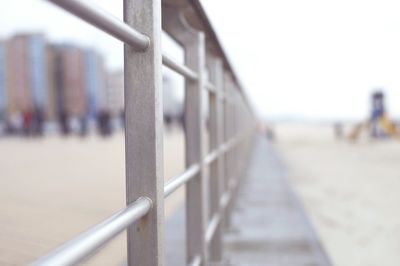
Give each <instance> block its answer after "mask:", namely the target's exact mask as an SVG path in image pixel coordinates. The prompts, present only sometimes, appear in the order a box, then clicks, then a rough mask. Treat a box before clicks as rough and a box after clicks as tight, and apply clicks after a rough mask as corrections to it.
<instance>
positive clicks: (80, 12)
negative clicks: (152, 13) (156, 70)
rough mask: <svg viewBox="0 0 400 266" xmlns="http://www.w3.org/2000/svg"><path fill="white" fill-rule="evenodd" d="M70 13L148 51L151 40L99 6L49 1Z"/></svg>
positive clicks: (77, 0)
mask: <svg viewBox="0 0 400 266" xmlns="http://www.w3.org/2000/svg"><path fill="white" fill-rule="evenodd" d="M48 1H50V2H52V3H54V4H56V5H58V6H60V7H62V8H63V9H65V10H67V11H68V12H70V13H72V14H74V15H76V16H77V17H79V18H81V19H82V20H84V21H86V22H88V23H90V24H92V25H93V26H95V27H97V28H99V29H101V30H103V31H105V32H107V33H109V34H110V35H112V36H114V37H115V38H117V39H119V40H121V41H122V42H124V43H127V44H129V45H131V46H132V47H134V48H136V49H137V50H139V51H142V50H146V48H147V47H148V46H149V45H150V38H149V37H147V36H146V35H144V34H142V33H140V32H138V31H136V30H135V29H133V28H132V27H129V26H128V25H127V24H126V23H124V22H123V21H121V20H119V19H118V18H116V17H114V16H113V15H111V14H110V13H108V12H107V11H105V10H103V9H101V8H100V7H98V6H97V5H95V4H93V3H91V2H89V1H83V0H48Z"/></svg>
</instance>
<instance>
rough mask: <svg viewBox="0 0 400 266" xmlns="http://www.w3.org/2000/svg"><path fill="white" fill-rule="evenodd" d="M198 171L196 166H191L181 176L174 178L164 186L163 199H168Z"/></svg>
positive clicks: (198, 168)
mask: <svg viewBox="0 0 400 266" xmlns="http://www.w3.org/2000/svg"><path fill="white" fill-rule="evenodd" d="M199 171H200V166H199V165H198V164H195V165H192V166H191V167H189V168H188V169H186V171H184V172H183V173H182V174H180V175H178V176H177V177H174V178H173V179H172V180H171V181H169V182H168V183H167V184H166V185H165V186H164V197H165V198H166V197H168V196H169V195H171V194H172V193H173V192H174V191H175V190H177V189H178V188H179V187H180V186H182V185H184V184H185V183H186V182H187V181H189V180H190V179H192V178H193V177H194V176H195V175H196V174H197V173H198V172H199Z"/></svg>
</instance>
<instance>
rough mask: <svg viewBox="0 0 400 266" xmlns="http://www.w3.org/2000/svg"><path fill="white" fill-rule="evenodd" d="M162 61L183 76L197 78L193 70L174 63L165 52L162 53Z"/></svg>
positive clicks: (191, 78)
mask: <svg viewBox="0 0 400 266" xmlns="http://www.w3.org/2000/svg"><path fill="white" fill-rule="evenodd" d="M162 62H163V64H164V65H165V66H166V67H168V68H170V69H172V70H174V71H176V72H177V73H179V74H181V75H182V76H184V77H185V78H188V79H190V80H197V78H198V75H197V74H196V72H194V71H193V70H191V69H190V68H188V67H187V66H185V65H182V64H179V63H176V62H175V61H174V60H172V59H171V58H170V57H169V56H168V55H166V54H163V56H162Z"/></svg>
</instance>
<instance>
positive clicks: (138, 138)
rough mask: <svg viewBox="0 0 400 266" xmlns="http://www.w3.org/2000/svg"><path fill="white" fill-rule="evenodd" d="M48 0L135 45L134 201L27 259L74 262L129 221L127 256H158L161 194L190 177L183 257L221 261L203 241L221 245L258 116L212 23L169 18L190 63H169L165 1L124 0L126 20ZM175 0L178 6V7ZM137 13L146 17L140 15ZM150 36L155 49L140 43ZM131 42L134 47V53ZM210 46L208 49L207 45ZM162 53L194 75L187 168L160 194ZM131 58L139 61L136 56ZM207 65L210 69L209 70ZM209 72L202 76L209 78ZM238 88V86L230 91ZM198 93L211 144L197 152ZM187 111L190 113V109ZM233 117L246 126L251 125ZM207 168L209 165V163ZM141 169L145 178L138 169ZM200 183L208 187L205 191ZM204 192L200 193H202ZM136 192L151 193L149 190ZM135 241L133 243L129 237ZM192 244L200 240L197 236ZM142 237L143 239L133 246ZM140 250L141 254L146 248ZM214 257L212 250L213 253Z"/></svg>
mask: <svg viewBox="0 0 400 266" xmlns="http://www.w3.org/2000/svg"><path fill="white" fill-rule="evenodd" d="M47 1H50V2H52V3H54V4H56V5H58V6H60V7H62V8H63V9H65V10H67V11H69V12H70V13H72V14H74V15H76V16H77V17H80V18H81V19H82V20H84V21H86V22H88V23H90V24H92V25H94V26H95V27H97V28H98V29H100V30H103V31H105V32H106V33H109V34H110V35H112V36H114V37H115V38H117V39H119V40H120V41H122V42H123V43H125V44H128V45H130V46H131V47H133V48H134V50H135V51H132V50H131V49H125V59H126V60H125V81H126V82H125V113H126V115H127V120H126V121H127V123H126V133H127V135H126V136H127V141H126V143H127V144H126V145H128V146H134V147H135V149H130V150H129V151H130V152H129V153H127V156H126V166H127V169H128V171H127V199H128V200H127V202H128V204H129V203H131V202H132V201H133V200H136V201H135V202H133V203H131V204H130V205H128V207H127V208H125V209H123V210H121V211H119V212H117V213H116V214H114V215H113V216H111V217H110V218H108V219H106V220H105V221H103V222H102V223H100V224H98V225H96V226H94V227H93V228H91V229H89V230H87V231H86V232H84V233H82V234H80V235H79V236H78V237H76V238H74V239H72V240H70V241H69V242H67V243H65V244H64V245H62V246H60V247H59V248H57V249H56V250H55V251H53V252H51V253H50V254H49V255H47V256H45V257H43V258H41V259H40V260H38V261H37V262H35V263H34V265H71V264H75V263H78V262H80V261H82V260H83V259H85V258H86V257H88V256H89V255H91V254H92V253H93V252H94V251H95V250H96V249H98V248H100V247H101V246H102V245H104V244H105V243H106V242H108V241H109V240H111V239H112V238H113V237H115V236H116V235H117V234H119V233H120V232H121V231H123V230H125V229H128V239H129V240H128V264H129V265H132V264H136V263H137V261H136V260H135V259H139V260H141V259H144V261H146V262H148V261H152V263H150V264H154V265H157V264H159V263H160V262H161V261H162V259H163V258H162V256H161V254H162V253H163V250H162V249H163V247H162V245H163V244H159V243H160V239H162V230H163V229H162V226H161V227H159V226H158V225H159V224H160V221H161V220H162V217H163V212H162V206H163V204H164V202H163V201H164V199H165V198H167V197H168V196H169V195H171V194H172V193H173V192H175V191H176V190H177V189H178V188H180V187H181V186H183V185H187V187H188V188H189V189H188V190H189V191H192V192H193V191H194V192H193V193H187V194H186V203H187V205H186V206H187V209H186V211H187V213H188V216H187V217H188V221H187V224H186V227H187V232H193V234H188V235H187V237H188V239H189V240H188V243H189V244H188V247H187V249H186V250H187V252H188V253H187V257H189V258H192V261H187V263H188V264H189V265H193V266H195V265H200V264H207V263H208V262H209V261H208V260H213V261H218V260H220V259H221V258H218V256H220V255H218V256H217V258H215V257H214V258H211V257H210V258H209V257H208V254H207V252H208V251H207V249H213V248H214V247H218V246H216V245H220V243H221V237H222V233H221V228H220V227H221V226H227V224H229V219H230V218H229V217H230V216H229V214H230V213H231V210H232V202H233V201H234V199H235V197H236V191H237V189H238V187H239V185H240V182H239V175H240V171H238V170H239V169H240V168H241V167H242V166H243V164H244V163H243V161H242V162H241V163H240V160H243V158H244V157H245V156H246V154H247V150H246V148H247V146H248V145H249V143H246V140H250V139H251V134H249V133H250V132H252V130H253V129H254V127H253V126H252V125H253V124H254V121H255V119H254V114H253V113H252V110H251V107H250V106H249V102H248V100H247V98H246V97H245V95H244V93H243V90H242V88H241V86H240V84H239V82H238V81H237V78H236V76H235V73H233V70H232V68H231V66H230V64H229V62H228V61H227V58H226V56H225V54H224V52H223V51H222V47H221V46H220V45H219V42H218V40H217V38H216V36H215V33H214V32H213V30H212V29H211V30H210V29H207V28H210V27H211V25H209V22H208V20H207V18H206V19H205V27H206V29H204V28H202V27H197V29H196V28H192V27H191V26H189V25H188V24H187V23H186V22H185V21H183V18H182V17H179V20H176V21H175V22H176V23H182V24H179V25H178V24H174V25H175V26H176V30H177V31H180V32H178V33H177V32H175V30H172V32H175V33H177V35H175V37H176V36H178V37H179V36H180V37H182V38H181V41H183V42H186V43H185V44H186V45H183V46H182V47H184V50H185V51H184V52H185V58H186V62H187V65H185V64H182V63H178V62H176V61H175V60H173V59H172V58H171V57H169V56H168V55H167V54H165V53H161V45H160V44H161V40H160V36H161V34H160V33H161V30H162V28H161V25H160V24H161V23H159V22H160V21H161V18H160V15H161V12H162V10H161V12H160V9H159V8H161V7H162V6H161V2H162V1H161V0H157V1H155V0H146V1H143V0H124V3H125V5H126V6H125V7H127V10H125V12H126V14H127V15H126V16H125V19H126V21H127V22H126V23H125V22H123V21H121V20H120V19H118V18H116V17H114V16H113V15H111V14H110V13H108V12H107V11H104V10H102V9H101V8H99V7H98V6H96V5H94V4H93V3H91V2H88V1H86V0H47ZM153 1H154V2H153ZM189 2H190V4H192V5H193V7H195V8H196V9H198V11H199V12H200V20H201V19H203V20H204V16H205V14H204V12H203V10H202V8H200V7H199V1H198V0H193V1H192V0H191V1H189ZM163 4H164V3H163ZM136 8H137V10H139V11H140V12H141V13H135V12H137V11H135V10H136ZM177 8H178V9H179V7H177ZM178 13H179V12H178ZM178 13H175V14H178ZM138 14H139V16H138ZM179 14H182V13H179ZM143 16H146V17H144V19H143ZM170 18H173V16H170ZM177 21H179V22H177ZM171 25H172V24H171ZM171 25H170V26H171ZM132 26H134V27H138V29H141V30H143V31H144V32H146V33H148V36H146V35H144V34H142V33H140V32H139V31H137V30H136V29H134V28H132ZM199 28H200V29H201V30H199ZM170 30H171V29H170ZM167 31H168V30H167ZM202 31H203V32H202ZM204 31H206V32H208V34H211V41H214V42H215V41H216V42H217V44H216V48H217V50H216V51H217V54H215V50H213V49H212V48H211V50H210V47H209V46H208V44H210V43H209V42H207V43H206V40H205V38H203V37H204V35H203V33H204ZM172 35H173V34H172ZM209 36H210V35H208V37H209ZM172 37H174V36H172ZM205 37H206V38H208V37H207V36H205ZM208 41H209V40H208ZM150 42H152V43H150ZM150 44H152V48H154V49H147V47H149V45H150ZM189 46H190V49H189V48H188V47H189ZM214 48H215V47H214ZM136 51H140V53H137V52H136ZM210 51H211V52H210ZM208 52H210V53H209V54H208ZM160 57H162V64H163V65H164V66H166V67H168V68H170V69H171V70H173V71H175V72H176V73H178V74H180V75H182V76H183V77H184V78H186V79H187V80H190V81H191V82H187V83H186V89H187V90H186V96H185V97H186V98H185V101H186V103H185V128H186V130H185V138H186V164H187V166H188V167H187V168H186V170H184V171H183V172H182V173H181V174H179V175H177V176H176V177H174V178H173V179H171V180H170V181H169V182H167V183H166V184H165V186H164V187H163V193H162V191H161V188H162V187H160V186H161V185H162V182H163V180H162V179H163V174H162V171H158V169H161V168H162V167H159V166H160V165H162V163H161V164H160V162H161V160H160V158H162V155H160V153H162V145H161V146H160V145H159V143H162V141H160V142H159V138H160V136H161V137H162V131H161V130H159V129H160V128H161V126H162V119H160V117H161V115H160V114H161V113H162V105H161V104H159V103H160V102H162V99H161V98H159V97H160V95H161V93H160V92H161V87H160V84H161V64H160V62H159V61H157V60H159V59H160ZM137 58H139V59H140V60H136V59H137ZM156 59H157V60H156ZM208 60H211V61H210V62H209V61H208ZM143 62H152V64H149V65H147V67H142V66H143ZM207 67H208V68H209V69H208V72H207V69H206V68H207ZM132 73H135V74H137V75H138V76H140V78H137V79H136V77H135V76H134V75H131V74H132ZM208 75H209V78H210V79H209V80H208V79H207V76H208ZM127 79H128V81H127ZM154 81H156V82H154ZM192 88H193V89H192ZM238 91H239V93H237V92H238ZM203 92H207V93H208V95H207V96H208V97H205V99H203V95H206V93H204V94H203ZM138 95H139V96H140V97H139V96H138ZM204 100H205V101H208V103H209V106H210V107H209V117H208V118H209V122H210V127H209V132H208V133H209V137H210V150H211V151H210V152H209V153H208V154H204V150H203V147H204V146H205V144H206V142H205V141H204V139H203V136H205V135H204V132H203V131H204V130H205V129H204V127H203V124H204V121H205V120H206V119H207V118H206V117H205V112H203V109H202V106H203V105H204V102H203V101H204ZM143 101H145V102H146V104H144V103H143ZM133 107H134V108H133ZM160 110H161V111H160ZM154 111H155V112H154ZM159 111H160V112H159ZM188 113H189V115H187V114H188ZM142 116H143V119H142ZM142 120H143V121H142ZM249 120H252V121H249ZM145 123H147V124H146V126H143V125H144V124H145ZM147 125H150V127H149V128H150V129H151V131H152V132H150V133H152V134H153V135H155V137H152V138H147V136H148V134H149V133H148V132H149V128H148V127H147ZM239 125H243V128H245V127H247V128H250V129H251V130H249V133H248V132H247V131H245V130H243V128H240V126H239ZM223 127H224V128H223ZM222 128H223V130H222ZM132 132H135V134H132ZM138 132H140V134H139V133H138ZM160 132H161V133H160ZM241 132H244V133H241ZM153 135H151V136H153ZM143 136H145V137H143ZM132 144H133V145H132ZM142 144H143V145H142ZM138 147H139V148H138ZM130 148H131V147H130ZM159 148H161V149H159ZM132 151H133V152H132ZM143 151H147V152H148V153H150V155H148V157H149V159H150V160H148V161H147V158H146V157H142V154H140V155H137V153H141V152H143ZM160 151H161V152H160ZM241 153H243V154H241ZM188 154H189V155H188ZM143 156H146V154H143ZM138 158H139V159H138ZM154 158H155V159H154ZM143 162H145V163H143ZM148 162H149V163H148ZM154 169H156V170H154ZM207 169H209V170H210V171H207ZM203 170H204V171H203ZM146 175H147V178H143V176H146ZM206 175H209V176H208V177H207V176H206ZM153 176H154V178H153ZM210 177H212V178H210ZM194 178H196V179H199V180H200V182H197V181H196V182H192V181H193V179H194ZM207 178H210V179H209V181H210V184H209V185H210V187H209V188H207V187H206V186H205V184H207V182H206V180H207ZM144 180H146V181H144ZM220 186H221V187H220ZM206 189H210V190H209V191H208V192H209V193H207V191H206ZM204 192H206V193H204ZM160 194H161V195H160ZM204 195H207V196H205V197H204ZM140 196H148V197H149V198H147V197H140ZM138 197H139V198H138ZM206 197H208V198H206ZM137 198H138V199H137ZM188 202H189V204H188ZM152 203H154V208H152ZM206 204H210V206H205V205H206ZM209 207H210V208H209ZM208 208H209V209H210V211H211V212H210V213H207V209H208ZM145 215H147V216H146V219H145V221H144V223H138V224H136V227H137V228H140V229H142V231H141V232H142V234H141V235H140V236H139V235H137V234H134V233H133V232H132V230H131V228H129V226H130V225H132V224H133V223H134V222H135V221H137V220H139V219H141V218H142V217H144V216H145ZM208 215H210V216H211V220H210V221H209V223H208V224H206V221H208ZM203 218H204V219H203ZM199 221H200V222H199ZM161 223H162V222H161ZM204 230H205V232H204ZM212 239H219V241H212ZM144 240H145V241H144ZM136 241H138V242H136ZM133 242H134V243H135V248H133V246H132V243H133ZM193 243H195V244H193ZM198 243H200V244H199V245H198ZM218 243H219V244H218ZM139 246H140V248H138V247H139ZM149 247H151V248H149ZM153 248H154V249H153ZM218 249H219V248H218ZM143 252H144V253H146V254H143ZM212 256H215V254H214V255H212ZM139 263H140V262H139Z"/></svg>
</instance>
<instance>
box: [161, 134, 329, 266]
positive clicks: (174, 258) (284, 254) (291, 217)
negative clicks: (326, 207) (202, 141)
mask: <svg viewBox="0 0 400 266" xmlns="http://www.w3.org/2000/svg"><path fill="white" fill-rule="evenodd" d="M241 185H242V187H241V189H240V191H239V195H238V198H237V201H236V206H235V208H234V211H233V216H232V226H231V228H230V229H229V230H228V232H226V233H225V235H224V262H223V265H243V266H247V265H251V266H256V265H260V266H264V265H272V266H313V265H315V266H329V265H331V264H330V262H329V259H328V258H327V256H326V254H325V252H324V250H323V248H322V247H321V245H320V242H319V240H318V237H317V235H316V233H315V232H314V230H313V228H312V227H311V224H310V223H309V220H308V218H307V216H306V214H305V212H304V209H303V207H302V206H301V203H300V202H299V200H298V198H297V197H296V195H295V194H294V193H293V191H292V189H291V187H290V184H289V183H288V182H287V180H286V177H285V167H284V165H283V164H282V163H281V162H280V160H279V158H278V157H277V155H276V153H275V151H274V149H273V147H272V145H270V144H269V143H268V142H267V140H266V139H265V138H263V137H258V138H257V139H256V141H255V142H254V148H253V151H252V154H251V158H250V164H249V166H248V169H247V171H246V174H245V176H244V177H243V182H242V184H241ZM184 224H185V221H184V210H183V208H179V209H178V210H177V211H176V213H175V214H174V215H172V216H171V218H170V219H169V220H168V221H167V223H166V228H165V231H166V240H165V241H166V265H171V266H172V265H174V266H176V265H185V244H184V242H185V226H184Z"/></svg>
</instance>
